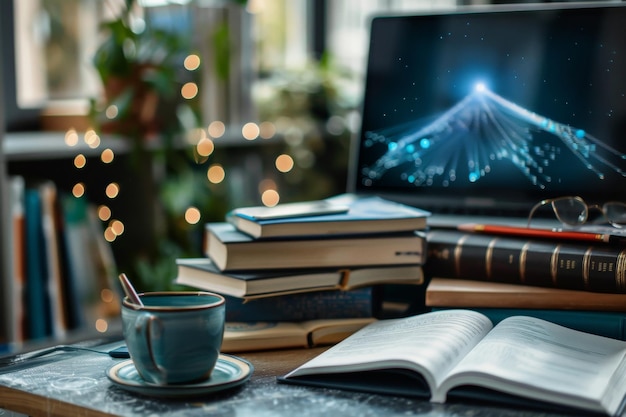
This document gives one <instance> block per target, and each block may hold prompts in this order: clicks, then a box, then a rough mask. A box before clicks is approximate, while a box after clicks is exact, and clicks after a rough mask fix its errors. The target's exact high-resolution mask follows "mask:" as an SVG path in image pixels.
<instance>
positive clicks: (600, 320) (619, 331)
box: [433, 307, 626, 340]
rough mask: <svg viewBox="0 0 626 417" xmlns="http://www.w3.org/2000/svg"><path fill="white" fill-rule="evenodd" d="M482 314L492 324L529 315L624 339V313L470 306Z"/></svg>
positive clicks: (625, 319) (575, 328)
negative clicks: (508, 318) (513, 317)
mask: <svg viewBox="0 0 626 417" xmlns="http://www.w3.org/2000/svg"><path fill="white" fill-rule="evenodd" d="M445 309H447V308H445V307H437V308H433V311H437V310H445ZM471 310H474V311H477V312H479V313H482V314H484V315H485V316H487V317H488V318H489V320H491V321H492V323H493V324H494V326H495V325H496V324H498V323H499V322H501V321H502V320H504V319H506V318H507V317H512V316H530V317H535V318H538V319H542V320H547V321H550V322H552V323H556V324H559V325H561V326H565V327H569V328H571V329H574V330H580V331H582V332H586V333H591V334H595V335H598V336H605V337H610V338H613V339H619V340H626V313H622V312H604V311H577V310H567V311H566V310H544V309H524V308H471Z"/></svg>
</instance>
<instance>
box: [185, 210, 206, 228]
mask: <svg viewBox="0 0 626 417" xmlns="http://www.w3.org/2000/svg"><path fill="white" fill-rule="evenodd" d="M201 218H202V215H201V214H200V210H198V209H197V208H196V207H189V208H188V209H187V210H185V221H186V222H187V223H189V224H197V223H198V222H199V221H200V219H201Z"/></svg>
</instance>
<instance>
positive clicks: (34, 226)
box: [24, 188, 51, 339]
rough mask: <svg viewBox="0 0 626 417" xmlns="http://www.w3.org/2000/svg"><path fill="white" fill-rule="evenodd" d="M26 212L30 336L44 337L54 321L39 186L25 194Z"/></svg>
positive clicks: (27, 307)
mask: <svg viewBox="0 0 626 417" xmlns="http://www.w3.org/2000/svg"><path fill="white" fill-rule="evenodd" d="M24 215H25V217H24V219H25V231H26V234H25V253H26V291H25V294H26V319H27V324H28V337H29V338H30V339H41V338H44V337H46V336H48V335H50V334H51V322H50V321H49V318H50V306H49V302H50V300H49V298H48V294H47V291H46V289H47V285H46V277H47V275H48V271H47V267H46V258H45V256H46V251H45V246H44V237H43V226H42V223H41V199H40V196H39V190H37V189H36V188H27V189H26V191H25V193H24Z"/></svg>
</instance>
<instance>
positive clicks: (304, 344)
mask: <svg viewBox="0 0 626 417" xmlns="http://www.w3.org/2000/svg"><path fill="white" fill-rule="evenodd" d="M373 321H375V319H374V318H347V319H328V320H310V321H303V322H261V321H258V322H243V323H238V322H227V323H226V327H225V329H224V341H223V343H222V349H221V350H222V352H225V353H232V352H249V351H255V350H270V349H287V348H311V347H315V346H324V345H332V344H335V343H337V342H340V341H341V340H343V339H345V338H346V337H348V336H349V335H351V334H354V332H356V331H357V330H359V329H361V328H363V327H364V326H365V325H367V324H369V323H372V322H373Z"/></svg>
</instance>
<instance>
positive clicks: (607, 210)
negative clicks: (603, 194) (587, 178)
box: [602, 201, 626, 227]
mask: <svg viewBox="0 0 626 417" xmlns="http://www.w3.org/2000/svg"><path fill="white" fill-rule="evenodd" d="M602 211H603V212H604V215H605V216H606V218H607V220H608V221H609V223H611V224H612V225H613V226H616V227H626V204H624V203H620V202H616V201H612V202H609V203H605V204H604V205H603V206H602Z"/></svg>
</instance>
